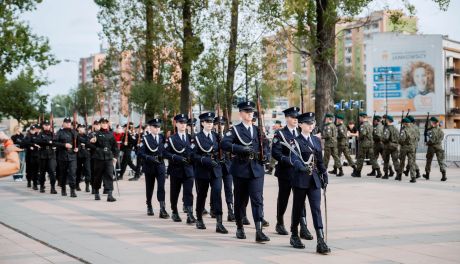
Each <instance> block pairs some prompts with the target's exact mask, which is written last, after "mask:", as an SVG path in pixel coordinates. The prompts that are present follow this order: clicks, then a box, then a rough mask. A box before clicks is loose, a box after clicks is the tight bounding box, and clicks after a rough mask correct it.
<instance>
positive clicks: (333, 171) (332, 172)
mask: <svg viewBox="0 0 460 264" xmlns="http://www.w3.org/2000/svg"><path fill="white" fill-rule="evenodd" d="M328 173H329V174H337V168H335V167H334V169H333V170H331V171H328Z"/></svg>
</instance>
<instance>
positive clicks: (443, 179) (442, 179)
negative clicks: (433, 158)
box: [441, 171, 447, 181]
mask: <svg viewBox="0 0 460 264" xmlns="http://www.w3.org/2000/svg"><path fill="white" fill-rule="evenodd" d="M441 174H442V178H441V181H447V177H446V172H445V171H441Z"/></svg>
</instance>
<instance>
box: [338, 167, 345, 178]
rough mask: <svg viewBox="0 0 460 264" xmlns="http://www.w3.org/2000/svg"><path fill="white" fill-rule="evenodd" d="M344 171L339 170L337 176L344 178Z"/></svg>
mask: <svg viewBox="0 0 460 264" xmlns="http://www.w3.org/2000/svg"><path fill="white" fill-rule="evenodd" d="M343 175H344V174H343V169H342V168H339V173H338V174H337V177H341V176H343Z"/></svg>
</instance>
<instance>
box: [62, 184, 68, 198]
mask: <svg viewBox="0 0 460 264" xmlns="http://www.w3.org/2000/svg"><path fill="white" fill-rule="evenodd" d="M61 195H62V196H67V190H66V188H65V186H64V187H62V188H61Z"/></svg>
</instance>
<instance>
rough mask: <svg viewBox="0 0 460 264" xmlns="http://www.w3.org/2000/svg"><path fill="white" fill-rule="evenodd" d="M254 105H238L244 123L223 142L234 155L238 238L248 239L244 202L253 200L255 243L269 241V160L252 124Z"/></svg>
mask: <svg viewBox="0 0 460 264" xmlns="http://www.w3.org/2000/svg"><path fill="white" fill-rule="evenodd" d="M254 107H255V104H254V103H253V102H242V103H240V104H238V108H239V111H240V117H241V119H242V122H241V123H240V124H238V125H236V126H233V127H232V129H230V130H229V131H228V132H227V133H226V134H225V137H224V139H223V140H222V149H223V150H224V151H229V152H231V153H232V154H234V155H235V158H234V159H233V160H232V165H231V168H230V172H231V174H232V175H233V184H234V188H235V189H234V199H235V219H236V225H237V231H236V237H237V238H238V239H245V238H246V234H245V232H244V228H243V223H242V219H243V211H244V210H245V208H246V204H245V201H247V200H248V199H249V197H250V198H251V207H252V216H253V218H254V222H255V227H256V242H266V241H270V239H269V238H268V237H267V236H266V235H265V234H264V233H263V232H262V221H263V211H264V210H263V206H264V205H263V185H264V167H263V164H264V163H265V162H266V161H267V158H269V155H267V154H269V153H268V146H264V149H260V146H259V142H260V141H259V140H260V139H259V131H258V129H257V127H256V126H254V125H253V124H252V118H253V113H254ZM261 151H264V154H265V155H264V157H263V159H264V160H260V157H259V156H260V155H259V154H260V152H261Z"/></svg>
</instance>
